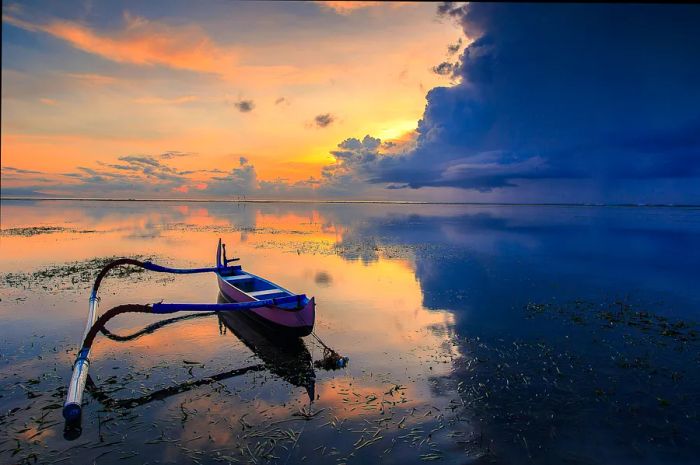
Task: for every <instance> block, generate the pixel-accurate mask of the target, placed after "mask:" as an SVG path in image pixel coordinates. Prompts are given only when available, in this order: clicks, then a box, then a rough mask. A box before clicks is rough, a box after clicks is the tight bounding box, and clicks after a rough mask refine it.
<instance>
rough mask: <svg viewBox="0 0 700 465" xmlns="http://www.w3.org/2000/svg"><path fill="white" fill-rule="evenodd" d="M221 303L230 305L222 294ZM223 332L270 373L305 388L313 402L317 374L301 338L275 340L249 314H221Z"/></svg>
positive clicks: (220, 321) (272, 335)
mask: <svg viewBox="0 0 700 465" xmlns="http://www.w3.org/2000/svg"><path fill="white" fill-rule="evenodd" d="M218 302H219V303H225V302H228V301H227V300H226V299H225V298H224V297H223V296H222V295H221V294H219V297H218ZM218 318H219V323H220V331H222V332H223V333H225V332H226V329H228V330H230V331H231V332H232V333H233V334H235V335H236V337H237V338H238V339H240V340H241V342H243V344H245V345H246V347H248V348H249V349H250V350H251V351H252V352H253V353H254V354H255V355H256V356H257V357H258V358H260V359H261V360H262V361H263V363H264V365H265V368H266V369H267V370H269V371H270V373H273V374H274V375H276V376H279V377H280V378H282V379H283V380H285V381H286V382H288V383H289V384H291V385H292V386H299V387H303V388H304V389H305V390H306V393H307V394H308V395H309V402H313V400H314V386H315V382H316V373H315V372H314V366H313V360H312V358H311V354H310V353H309V350H308V349H307V348H306V345H305V344H304V341H303V340H302V339H301V338H293V339H283V340H280V339H279V338H275V336H274V334H271V333H270V331H269V330H266V329H265V327H263V326H261V325H259V324H257V323H256V322H255V321H253V320H252V319H251V318H250V317H249V316H248V315H246V312H222V313H220V314H219V316H218Z"/></svg>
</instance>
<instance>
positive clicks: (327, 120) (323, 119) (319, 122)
mask: <svg viewBox="0 0 700 465" xmlns="http://www.w3.org/2000/svg"><path fill="white" fill-rule="evenodd" d="M334 121H335V116H333V115H332V114H330V113H324V114H322V115H317V116H316V117H315V118H314V124H315V125H316V126H317V127H319V128H325V127H328V126H330V125H331V124H333V122H334Z"/></svg>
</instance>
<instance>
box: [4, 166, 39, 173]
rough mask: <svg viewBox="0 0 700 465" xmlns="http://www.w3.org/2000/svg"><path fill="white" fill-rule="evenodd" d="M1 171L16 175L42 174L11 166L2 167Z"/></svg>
mask: <svg viewBox="0 0 700 465" xmlns="http://www.w3.org/2000/svg"><path fill="white" fill-rule="evenodd" d="M2 171H9V172H11V173H17V174H43V173H42V172H41V171H34V170H25V169H22V168H15V167H13V166H3V167H2Z"/></svg>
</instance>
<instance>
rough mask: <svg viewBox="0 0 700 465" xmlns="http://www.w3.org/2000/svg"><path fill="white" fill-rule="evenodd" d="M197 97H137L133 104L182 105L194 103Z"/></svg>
mask: <svg viewBox="0 0 700 465" xmlns="http://www.w3.org/2000/svg"><path fill="white" fill-rule="evenodd" d="M198 100H199V97H197V96H196V95H183V96H181V97H172V98H164V97H139V98H135V99H134V100H133V102H134V103H138V104H141V105H182V104H184V103H191V102H196V101H198Z"/></svg>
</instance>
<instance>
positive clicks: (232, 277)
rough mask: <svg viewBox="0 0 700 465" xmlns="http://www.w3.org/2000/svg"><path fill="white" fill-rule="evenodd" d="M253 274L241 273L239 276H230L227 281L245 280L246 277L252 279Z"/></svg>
mask: <svg viewBox="0 0 700 465" xmlns="http://www.w3.org/2000/svg"><path fill="white" fill-rule="evenodd" d="M251 278H252V276H251V275H249V274H239V275H237V276H228V277H227V278H226V281H243V280H244V279H251Z"/></svg>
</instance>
